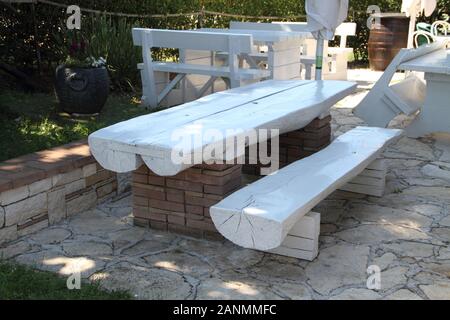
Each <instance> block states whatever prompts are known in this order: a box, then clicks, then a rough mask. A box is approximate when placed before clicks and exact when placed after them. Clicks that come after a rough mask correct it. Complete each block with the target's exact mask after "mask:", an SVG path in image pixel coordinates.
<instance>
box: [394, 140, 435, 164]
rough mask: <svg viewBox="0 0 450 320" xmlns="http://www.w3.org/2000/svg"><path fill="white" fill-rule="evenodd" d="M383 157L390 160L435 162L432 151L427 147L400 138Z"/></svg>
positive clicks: (416, 141) (420, 143)
mask: <svg viewBox="0 0 450 320" xmlns="http://www.w3.org/2000/svg"><path fill="white" fill-rule="evenodd" d="M385 155H388V156H389V157H392V158H412V159H424V160H435V156H434V153H433V149H432V148H431V147H430V146H429V145H427V144H425V143H423V142H420V141H419V140H417V139H411V138H408V137H403V138H401V139H400V140H399V141H398V142H397V143H396V144H394V145H393V146H392V147H390V148H389V151H388V152H385Z"/></svg>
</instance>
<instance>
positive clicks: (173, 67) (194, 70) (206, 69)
mask: <svg viewBox="0 0 450 320" xmlns="http://www.w3.org/2000/svg"><path fill="white" fill-rule="evenodd" d="M153 70H155V71H161V72H172V73H184V74H199V75H204V76H213V77H224V78H229V77H230V76H231V71H230V68H228V67H216V66H209V65H199V64H186V63H175V62H155V63H153ZM269 76H270V71H269V70H262V69H239V70H238V71H237V73H236V77H237V79H239V80H256V79H260V78H264V77H269Z"/></svg>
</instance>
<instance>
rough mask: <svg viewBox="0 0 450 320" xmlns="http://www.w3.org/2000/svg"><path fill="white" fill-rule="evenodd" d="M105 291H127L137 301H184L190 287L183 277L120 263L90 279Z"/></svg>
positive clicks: (189, 293)
mask: <svg viewBox="0 0 450 320" xmlns="http://www.w3.org/2000/svg"><path fill="white" fill-rule="evenodd" d="M90 280H91V281H98V283H99V284H100V285H101V286H102V287H103V288H105V289H107V290H129V292H131V294H132V295H133V296H134V297H135V298H137V299H155V300H164V299H175V300H184V299H186V298H188V297H189V296H190V295H191V290H192V288H191V285H190V284H189V283H187V282H186V281H185V280H184V278H183V276H181V275H179V274H177V273H175V272H171V271H167V270H162V269H158V268H145V267H141V266H136V265H133V264H131V263H128V262H122V263H119V264H116V265H114V266H113V267H110V268H107V269H106V270H104V271H102V272H99V273H96V274H94V275H92V276H91V277H90Z"/></svg>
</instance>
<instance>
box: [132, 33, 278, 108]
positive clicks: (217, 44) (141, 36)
mask: <svg viewBox="0 0 450 320" xmlns="http://www.w3.org/2000/svg"><path fill="white" fill-rule="evenodd" d="M133 41H134V44H135V45H136V46H142V56H143V60H144V62H143V64H139V65H138V68H139V69H140V70H141V78H142V84H143V97H142V102H143V105H144V106H149V107H151V108H156V107H157V106H158V105H159V103H161V101H162V100H163V99H164V98H165V97H166V96H167V95H168V94H169V92H170V91H171V90H172V89H173V88H175V87H176V86H177V85H178V83H179V82H180V81H181V80H183V79H184V78H185V76H186V75H189V74H197V75H204V76H209V77H210V81H207V82H206V83H205V84H204V86H203V88H201V90H200V93H203V92H205V91H206V90H207V89H208V88H209V87H210V86H211V85H212V84H213V83H214V81H215V80H216V79H217V78H222V79H224V80H225V81H226V82H227V84H228V86H229V87H231V88H236V87H239V86H240V85H241V81H246V80H256V79H263V78H266V77H268V76H269V75H270V72H268V71H267V70H261V69H243V68H239V65H238V56H239V55H240V54H250V53H252V52H253V40H252V36H251V35H242V34H221V33H212V32H198V31H175V30H155V29H144V28H134V29H133ZM153 48H174V49H180V50H200V51H210V52H216V51H225V52H228V53H229V56H228V63H227V65H225V66H216V65H214V61H212V63H211V65H201V64H194V63H186V61H184V58H183V56H182V55H181V56H180V63H176V62H163V61H153V59H152V49H153ZM156 72H163V73H173V74H176V76H175V78H174V79H173V80H172V81H170V83H168V84H167V86H165V87H164V88H163V89H162V90H161V92H158V91H159V90H157V81H156V78H155V73H156Z"/></svg>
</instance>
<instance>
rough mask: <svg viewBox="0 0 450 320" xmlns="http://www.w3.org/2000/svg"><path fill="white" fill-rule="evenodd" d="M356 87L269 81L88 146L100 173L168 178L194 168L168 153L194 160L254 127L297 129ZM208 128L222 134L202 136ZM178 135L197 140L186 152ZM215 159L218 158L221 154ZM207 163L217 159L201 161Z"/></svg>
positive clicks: (104, 133) (108, 131) (131, 123)
mask: <svg viewBox="0 0 450 320" xmlns="http://www.w3.org/2000/svg"><path fill="white" fill-rule="evenodd" d="M355 88H356V84H355V83H352V82H347V81H307V80H303V81H302V80H300V81H299V80H297V81H274V80H268V81H264V82H260V83H256V84H252V85H248V86H244V87H240V88H235V89H232V90H227V91H222V92H218V93H215V94H212V95H209V96H206V97H204V98H201V99H199V100H196V101H193V102H190V103H186V104H184V105H181V106H178V107H174V108H171V109H168V110H164V111H161V112H157V113H153V114H148V115H144V116H141V117H137V118H134V119H131V120H128V121H125V122H121V123H117V124H115V125H112V126H110V127H107V128H104V129H101V130H99V131H96V132H94V133H93V134H91V135H90V136H89V146H90V148H91V152H92V154H93V155H94V157H95V158H96V159H97V161H98V162H99V163H100V164H101V165H102V166H103V167H104V168H105V169H108V170H111V171H115V172H129V171H133V170H136V169H138V168H139V167H140V166H141V165H142V164H143V163H145V164H146V165H147V166H148V167H149V168H150V169H151V170H152V171H153V172H154V173H155V174H157V175H160V176H173V175H176V174H177V173H179V172H181V171H183V170H185V169H188V168H190V167H192V166H194V165H196V164H197V163H178V162H174V161H172V160H173V154H180V153H183V155H188V156H190V155H193V156H195V155H196V154H199V153H202V151H203V150H204V148H206V147H214V146H215V145H221V146H223V144H224V143H225V142H226V141H227V139H230V138H234V137H237V136H238V135H239V134H244V136H245V134H249V133H251V132H253V131H254V130H258V129H279V130H280V134H283V133H286V132H290V131H294V130H297V129H301V128H303V127H305V126H306V125H308V124H309V123H310V122H311V121H312V120H314V119H315V118H317V117H320V116H321V115H324V114H328V112H329V109H330V108H331V107H332V106H333V105H334V104H336V103H337V102H338V101H339V100H341V99H343V98H344V97H346V96H347V95H349V94H351V93H352V92H353V91H354V90H355ZM208 130H214V131H215V132H219V133H221V135H219V136H214V137H211V136H209V137H208V136H205V134H207V132H208ZM230 130H234V133H233V132H232V131H230ZM236 130H239V131H236ZM174 133H177V134H176V136H174ZM180 135H181V136H183V137H192V139H196V138H197V137H200V140H201V141H200V143H196V144H193V145H191V144H189V145H188V146H187V148H186V145H180V141H179V137H180ZM177 137H178V138H177ZM242 151H243V152H244V153H245V150H242ZM243 155H244V154H242V155H240V154H237V155H236V157H239V156H243ZM216 156H217V157H218V158H217V159H218V160H223V156H224V155H223V154H221V155H216ZM209 160H216V159H215V158H214V159H213V158H212V159H204V158H203V161H204V162H206V161H209ZM231 160H232V159H231Z"/></svg>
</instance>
